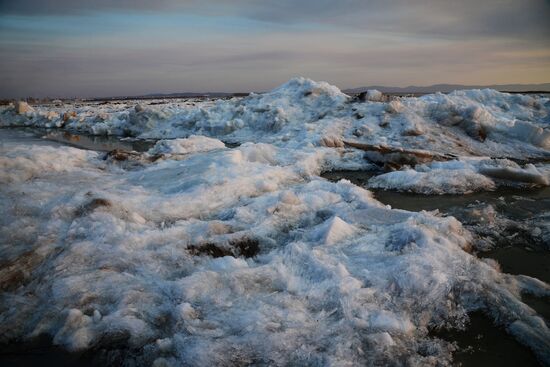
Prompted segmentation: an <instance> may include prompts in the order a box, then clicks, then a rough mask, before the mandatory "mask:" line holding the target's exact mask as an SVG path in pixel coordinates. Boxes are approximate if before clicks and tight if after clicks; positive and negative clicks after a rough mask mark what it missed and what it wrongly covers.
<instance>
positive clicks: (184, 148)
mask: <svg viewBox="0 0 550 367" xmlns="http://www.w3.org/2000/svg"><path fill="white" fill-rule="evenodd" d="M223 148H225V144H224V143H223V142H221V141H219V140H218V139H212V138H208V137H205V136H197V135H191V136H190V137H189V138H186V139H171V140H159V141H158V142H157V143H156V144H155V146H154V147H152V148H151V149H149V151H148V152H147V153H149V154H150V155H156V154H189V153H197V152H208V151H210V150H215V149H223Z"/></svg>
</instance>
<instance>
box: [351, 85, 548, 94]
mask: <svg viewBox="0 0 550 367" xmlns="http://www.w3.org/2000/svg"><path fill="white" fill-rule="evenodd" d="M485 88H491V89H496V90H498V91H501V92H550V83H543V84H499V85H461V84H434V85H429V86H422V87H421V86H416V85H411V86H408V87H385V86H380V85H373V86H369V87H359V88H352V89H346V90H345V91H344V92H345V93H348V94H355V93H361V92H364V91H366V90H368V89H377V90H379V91H380V92H382V93H398V94H408V93H411V94H425V93H434V92H442V93H449V92H452V91H454V90H459V89H485Z"/></svg>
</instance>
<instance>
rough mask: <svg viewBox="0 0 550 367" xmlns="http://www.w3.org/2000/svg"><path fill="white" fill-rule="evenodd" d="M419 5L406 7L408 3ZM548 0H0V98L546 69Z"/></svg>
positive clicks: (489, 77)
mask: <svg viewBox="0 0 550 367" xmlns="http://www.w3.org/2000/svg"><path fill="white" fill-rule="evenodd" d="M413 3H414V5H412V4H413ZM549 9H550V3H549V1H546V0H524V1H509V0H485V1H479V0H476V1H474V0H463V1H442V0H438V1H436V0H417V1H414V2H412V1H404V0H385V1H382V0H374V1H364V0H363V1H359V0H344V1H325V0H317V1H309V0H305V1H300V2H298V1H290V0H279V1H261V2H260V1H251V0H250V1H247V0H242V1H231V0H225V1H217V2H208V3H207V2H205V1H175V0H163V1H139V0H138V1H130V0H119V1H106V0H99V1H93V2H92V1H85V2H84V1H80V2H78V1H64V0H59V1H44V0H43V1H33V0H18V1H4V0H0V53H2V58H1V59H0V68H1V69H0V85H1V86H0V96H2V97H7V96H21V95H84V96H92V95H123V94H141V93H151V92H176V91H203V92H204V91H249V90H256V91H261V90H266V89H270V88H272V87H274V86H276V85H277V84H279V83H282V82H284V81H285V80H287V79H288V78H290V77H292V76H296V75H305V76H309V77H312V78H315V79H320V80H327V81H329V82H331V83H333V84H336V85H338V86H340V87H342V88H346V87H356V86H359V85H365V84H386V85H389V84H391V85H401V86H403V85H407V84H424V85H426V84H432V83H440V82H452V83H472V84H483V83H487V84H492V83H518V82H523V83H535V82H548V81H549V80H550V72H549V70H550V45H549V40H550V26H549V22H547V21H546V19H548V18H550V16H549V15H550V13H549Z"/></svg>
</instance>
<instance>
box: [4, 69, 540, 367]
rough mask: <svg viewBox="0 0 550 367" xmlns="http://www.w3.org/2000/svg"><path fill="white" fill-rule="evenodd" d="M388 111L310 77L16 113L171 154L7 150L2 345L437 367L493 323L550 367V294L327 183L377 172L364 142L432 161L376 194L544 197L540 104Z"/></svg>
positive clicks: (490, 101)
mask: <svg viewBox="0 0 550 367" xmlns="http://www.w3.org/2000/svg"><path fill="white" fill-rule="evenodd" d="M383 97H384V98H381V101H380V102H373V101H370V100H369V101H366V102H359V101H357V100H354V99H352V98H351V97H348V96H346V95H345V94H343V93H342V92H340V91H339V90H338V89H337V88H336V87H333V86H330V85H329V84H327V83H318V82H313V81H311V80H308V79H304V78H296V79H293V80H291V81H289V82H288V83H286V84H284V85H283V86H281V87H279V88H277V89H275V90H273V91H271V92H268V93H264V94H253V95H251V96H248V97H245V98H233V99H229V100H220V101H198V100H196V101H195V100H192V101H175V102H167V103H165V104H162V105H145V103H144V102H140V104H139V107H138V106H136V102H133V101H130V102H126V103H122V104H105V105H94V104H83V105H80V106H73V107H70V106H69V107H68V106H67V105H63V106H58V107H55V106H53V107H52V106H47V107H46V106H35V107H34V111H27V112H26V113H25V114H17V113H16V111H15V109H14V107H7V108H4V109H3V110H2V112H1V113H0V123H1V124H2V125H3V126H34V127H53V126H61V127H62V128H63V129H67V130H69V131H73V130H75V131H79V132H85V133H93V134H113V135H132V136H140V137H152V138H160V139H163V140H161V141H159V142H158V143H157V144H156V145H155V146H154V147H153V148H152V149H151V150H150V151H149V152H146V153H143V154H140V153H137V152H136V153H132V154H130V153H128V155H127V156H124V157H123V158H125V159H126V161H132V160H135V161H136V164H127V163H128V162H126V163H124V162H125V161H117V160H116V159H115V158H113V157H112V156H109V155H107V156H106V155H105V154H102V153H98V152H93V151H86V150H80V149H75V148H70V147H65V146H61V145H59V144H58V145H43V144H38V143H36V142H33V141H32V140H26V141H25V140H23V141H17V140H15V139H8V140H6V141H4V142H3V143H2V144H1V145H0V181H1V185H0V210H1V212H2V217H1V218H0V238H1V239H2V241H1V245H0V260H1V262H2V267H1V268H0V284H1V287H2V291H3V293H2V296H1V298H0V315H1V316H0V327H1V328H2V330H3V331H4V333H2V335H1V336H0V341H2V342H14V341H17V340H29V339H32V338H33V337H35V336H38V335H40V334H43V333H46V334H48V335H50V336H51V337H52V338H53V342H54V343H55V344H58V345H61V346H63V347H64V348H67V349H68V350H73V351H85V350H91V351H97V350H100V349H103V350H106V353H107V354H109V353H110V352H111V351H112V350H113V349H116V348H125V349H126V350H130V351H131V353H132V358H133V361H134V362H135V363H136V364H137V365H156V366H176V365H191V366H194V365H196V366H199V365H231V364H237V365H243V364H254V365H271V364H280V365H400V364H403V363H406V364H408V365H413V366H415V365H433V366H436V365H450V364H451V363H452V352H453V350H454V349H455V346H453V345H452V344H451V343H449V342H447V341H444V340H441V339H438V338H435V337H433V336H432V335H431V334H430V331H431V330H433V329H439V328H444V327H462V326H464V324H465V322H466V320H467V314H468V313H469V312H472V311H482V312H484V313H485V314H487V315H488V316H490V317H491V318H492V319H493V320H494V322H495V324H498V325H501V326H502V327H504V328H506V329H507V330H508V332H509V333H510V334H511V335H513V336H514V337H516V338H517V340H519V341H520V342H521V343H523V344H525V345H526V346H528V347H530V348H531V349H532V350H533V351H534V353H535V354H536V355H537V357H538V358H539V359H540V360H541V361H542V362H543V363H546V364H548V363H550V359H549V358H550V356H549V355H548V350H549V349H548V341H549V340H550V331H549V329H548V326H547V325H546V324H545V323H544V321H542V319H541V318H540V317H539V316H538V315H537V313H536V312H535V311H534V310H533V309H531V308H530V307H529V306H527V305H526V304H524V303H523V302H522V299H521V294H522V293H530V294H533V295H535V296H540V297H543V296H546V295H547V294H548V285H547V284H546V283H544V282H541V281H539V280H537V279H533V278H529V277H525V276H513V275H509V274H503V273H501V272H500V270H499V267H498V266H495V264H494V263H491V262H490V261H482V260H480V259H479V258H477V257H476V256H474V255H473V254H472V253H471V251H472V242H473V240H474V237H473V236H472V234H471V233H470V232H469V231H468V230H466V229H465V228H464V227H463V226H462V224H461V223H460V222H459V221H458V220H457V219H455V218H453V217H443V216H441V215H439V214H438V213H436V212H419V213H413V212H407V211H403V210H395V209H391V208H389V207H387V206H385V205H383V204H381V203H380V202H378V201H377V200H376V199H374V197H373V195H372V193H371V192H370V191H369V190H367V189H365V188H361V187H358V186H356V185H354V184H352V183H351V182H349V181H347V180H341V181H339V182H335V183H334V182H329V181H327V180H325V179H322V178H321V177H319V175H320V174H321V173H322V172H324V171H328V170H334V169H356V170H357V169H367V168H372V167H373V163H371V162H370V161H369V160H368V159H365V154H364V152H363V151H362V150H360V149H356V148H353V147H351V146H349V144H347V143H346V142H347V141H349V140H351V139H354V140H355V141H359V142H360V143H362V144H378V146H379V147H380V146H384V147H391V148H402V151H401V152H402V155H401V157H402V156H403V155H406V154H410V153H411V152H413V153H419V152H420V153H421V154H419V156H418V157H423V158H425V159H426V160H427V161H423V162H418V163H416V164H414V165H411V166H408V163H405V164H402V165H401V167H398V168H399V169H400V170H398V171H394V172H389V173H385V174H383V175H379V176H377V177H375V178H373V179H372V180H371V181H370V182H369V185H370V186H371V187H383V188H395V189H400V190H411V191H416V192H422V193H447V194H448V193H465V192H471V191H476V190H492V189H494V188H495V187H497V186H499V185H503V184H507V183H506V182H512V183H514V184H516V183H519V184H522V185H545V184H546V185H547V184H548V177H549V176H548V174H549V173H550V169H549V168H548V166H547V165H546V164H545V163H528V162H519V161H521V160H525V161H528V160H529V159H530V158H533V157H535V158H541V159H542V158H544V156H545V154H547V145H546V144H547V141H546V137H545V136H546V135H545V134H546V133H547V131H548V130H547V129H548V126H547V125H548V112H547V111H548V99H547V98H546V97H530V96H516V95H509V94H505V93H499V92H495V91H490V90H483V91H462V92H455V93H452V94H450V95H443V94H435V95H428V96H424V97H421V98H402V99H399V100H390V101H386V100H387V97H386V96H383ZM50 112H54V113H50ZM540 129H542V130H540ZM540 132H542V133H541V134H539V133H540ZM172 138H174V139H172ZM222 141H226V142H234V143H240V145H238V146H236V147H234V148H228V147H226V146H225V145H224V143H222ZM228 145H229V144H228ZM424 153H427V154H424ZM380 154H383V153H380ZM511 154H514V155H515V156H514V157H510V155H511ZM433 157H446V158H447V157H452V159H447V160H443V161H438V160H437V159H431V158H433ZM508 158H509V159H508ZM512 158H514V159H516V160H518V162H519V163H514V161H513V160H512ZM430 159H431V160H430ZM388 162H389V163H398V162H392V161H388ZM490 214H491V213H490V210H489V209H487V210H486V211H485V212H483V213H481V214H480V218H481V217H483V218H490ZM537 227H540V228H541V230H540V231H541V233H540V236H544V235H545V233H546V232H544V231H545V228H546V227H544V226H543V225H542V224H537ZM405 361H406V362H405Z"/></svg>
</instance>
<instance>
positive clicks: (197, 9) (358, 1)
mask: <svg viewBox="0 0 550 367" xmlns="http://www.w3.org/2000/svg"><path fill="white" fill-rule="evenodd" d="M109 11H119V12H124V11H126V12H128V11H133V12H135V11H153V12H181V13H185V14H198V15H203V16H227V15H230V16H237V17H246V18H250V19H254V20H259V21H264V22H275V23H283V24H294V23H301V22H310V23H319V24H325V25H331V26H334V27H345V28H352V29H358V30H367V31H368V30H371V31H384V32H395V33H403V34H428V35H430V36H432V37H455V38H458V37H476V36H493V37H519V38H521V37H523V38H525V37H528V38H535V39H545V40H546V41H548V38H549V37H550V22H549V21H548V19H550V0H521V1H518V0H482V1H480V0H460V1H454V0H415V1H408V0H340V1H334V0H301V1H295V0H264V1H257V0H219V1H215V2H212V1H208V2H207V1H200V0H184V1H181V0H155V1H152V0H116V1H113V0H94V1H74V0H17V1H13V0H0V13H1V14H18V15H71V14H82V13H91V12H109Z"/></svg>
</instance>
